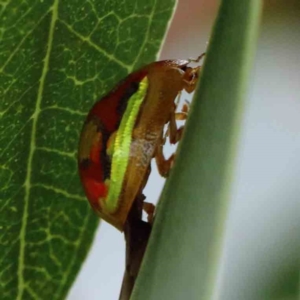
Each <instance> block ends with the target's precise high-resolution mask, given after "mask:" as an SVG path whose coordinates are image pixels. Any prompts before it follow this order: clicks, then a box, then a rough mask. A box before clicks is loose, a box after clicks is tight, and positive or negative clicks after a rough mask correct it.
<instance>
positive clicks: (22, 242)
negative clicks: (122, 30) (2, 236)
mask: <svg viewBox="0 0 300 300" xmlns="http://www.w3.org/2000/svg"><path fill="white" fill-rule="evenodd" d="M51 10H52V18H51V21H50V28H49V35H48V47H47V50H46V55H45V59H44V66H43V69H42V74H41V80H40V85H39V88H38V94H37V99H36V106H35V112H34V114H33V118H32V119H33V121H32V129H31V138H30V147H29V155H28V161H27V171H26V177H25V181H24V185H23V186H24V189H25V196H24V211H23V216H22V222H21V229H20V252H19V264H18V272H17V274H18V294H17V297H16V299H17V300H21V299H22V298H23V293H24V289H25V280H24V274H23V273H24V265H25V246H26V242H25V238H26V228H27V218H28V209H29V199H30V189H31V172H32V163H33V156H34V152H35V147H36V145H35V144H36V129H37V121H38V117H39V114H40V107H41V102H42V95H43V90H44V86H45V82H46V75H47V73H48V68H49V61H50V53H51V50H52V44H53V36H54V29H55V23H56V21H57V16H58V0H54V3H53V6H52V7H51ZM51 10H50V11H51Z"/></svg>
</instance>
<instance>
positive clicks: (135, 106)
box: [78, 54, 203, 231]
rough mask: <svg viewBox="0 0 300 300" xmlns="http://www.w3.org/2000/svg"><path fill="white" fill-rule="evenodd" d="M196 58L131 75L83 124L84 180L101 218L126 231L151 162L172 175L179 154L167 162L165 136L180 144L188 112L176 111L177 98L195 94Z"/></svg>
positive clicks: (81, 157) (80, 162)
mask: <svg viewBox="0 0 300 300" xmlns="http://www.w3.org/2000/svg"><path fill="white" fill-rule="evenodd" d="M202 57H203V54H202V55H201V56H199V57H198V58H197V59H196V60H191V59H190V60H164V61H159V62H153V63H151V64H149V65H147V66H145V67H143V68H141V69H140V70H138V71H136V72H134V73H132V74H130V75H128V76H127V77H126V78H125V79H124V80H123V81H121V82H120V83H119V84H118V85H117V86H116V87H115V88H114V89H113V90H112V91H111V92H110V93H108V94H107V95H106V96H104V97H103V98H102V99H101V100H99V101H98V102H96V103H95V105H94V106H93V107H92V109H91V110H90V112H89V114H88V116H87V118H86V121H85V123H84V126H83V129H82V132H81V137H80V143H79V153H78V167H79V173H80V179H81V182H82V185H83V188H84V191H85V194H86V196H87V198H88V200H89V202H90V204H91V206H92V207H93V208H94V210H96V211H97V212H98V214H99V215H100V217H101V218H102V219H104V220H106V221H107V222H109V223H110V224H112V225H113V226H115V227H116V228H118V229H119V230H121V231H123V228H124V223H125V221H126V219H127V215H128V213H129V211H130V208H131V206H132V203H133V201H134V199H135V198H136V197H137V195H138V194H139V193H141V192H142V189H143V188H144V185H145V184H146V181H147V178H148V174H149V169H150V162H151V159H152V158H153V157H155V159H156V163H157V166H158V170H159V172H160V174H161V175H162V176H167V174H168V172H169V170H170V167H171V165H172V162H173V158H174V156H173V155H172V156H171V157H170V158H169V159H165V158H164V155H163V151H162V147H163V145H164V143H165V139H166V136H164V134H163V129H164V126H165V124H167V123H168V130H167V136H168V137H169V139H170V142H171V143H173V144H175V143H177V142H178V140H179V139H180V137H181V134H182V129H183V128H179V129H178V128H177V126H176V119H183V115H185V114H186V110H187V109H186V108H185V109H184V110H183V111H182V112H180V113H176V112H175V109H176V104H175V100H176V97H177V96H178V94H179V93H180V92H181V91H183V90H185V91H187V92H188V93H191V92H193V91H194V90H195V87H196V83H197V80H198V75H199V69H200V67H199V66H197V67H195V68H193V67H189V66H188V64H189V63H190V62H199V60H200V59H201V58H202Z"/></svg>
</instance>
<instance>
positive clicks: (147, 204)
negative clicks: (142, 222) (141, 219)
mask: <svg viewBox="0 0 300 300" xmlns="http://www.w3.org/2000/svg"><path fill="white" fill-rule="evenodd" d="M143 210H144V211H145V212H146V213H147V215H148V217H147V220H148V222H149V223H150V224H152V223H153V219H154V211H155V205H154V204H152V203H150V202H143Z"/></svg>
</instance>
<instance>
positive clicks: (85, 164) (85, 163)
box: [80, 158, 91, 169]
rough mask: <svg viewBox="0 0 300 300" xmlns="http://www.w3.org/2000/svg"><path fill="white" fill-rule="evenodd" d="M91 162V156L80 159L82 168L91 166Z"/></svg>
mask: <svg viewBox="0 0 300 300" xmlns="http://www.w3.org/2000/svg"><path fill="white" fill-rule="evenodd" d="M90 163H91V161H90V159H89V158H84V159H82V160H81V161H80V167H81V168H82V169H87V168H88V167H89V165H90Z"/></svg>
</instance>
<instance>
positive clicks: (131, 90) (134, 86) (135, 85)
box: [117, 81, 140, 116]
mask: <svg viewBox="0 0 300 300" xmlns="http://www.w3.org/2000/svg"><path fill="white" fill-rule="evenodd" d="M139 86H140V83H139V82H137V81H133V82H131V83H130V85H129V86H128V87H127V89H126V90H125V92H124V94H123V96H122V97H121V99H120V102H119V105H118V107H117V112H118V114H119V115H120V116H122V115H123V113H124V112H125V110H126V107H127V104H128V100H129V99H130V97H131V96H132V95H133V94H135V93H136V92H137V90H138V89H139Z"/></svg>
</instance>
